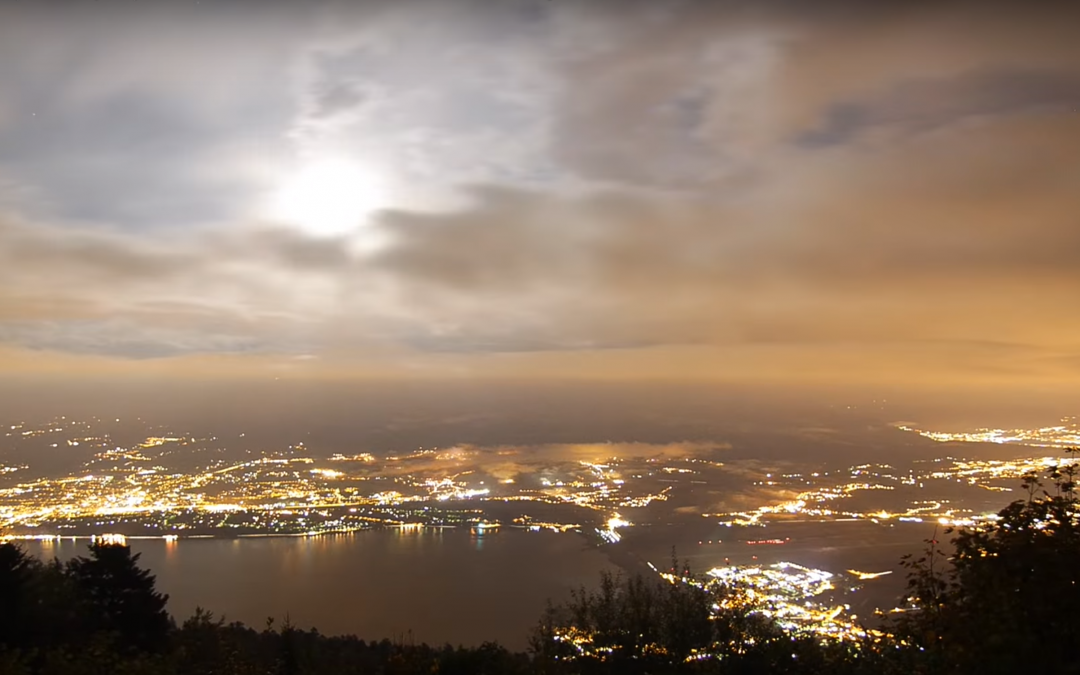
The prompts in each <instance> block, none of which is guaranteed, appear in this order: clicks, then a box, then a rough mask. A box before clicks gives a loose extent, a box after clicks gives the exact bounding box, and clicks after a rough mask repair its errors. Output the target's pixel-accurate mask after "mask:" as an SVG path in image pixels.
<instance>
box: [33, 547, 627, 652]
mask: <svg viewBox="0 0 1080 675" xmlns="http://www.w3.org/2000/svg"><path fill="white" fill-rule="evenodd" d="M88 543H89V540H86V539H81V540H78V541H72V540H69V539H66V540H60V541H55V542H54V541H30V542H23V544H24V545H25V546H26V548H27V549H28V550H29V551H31V552H33V553H35V554H37V555H40V556H42V557H46V558H51V557H53V556H56V557H58V558H60V559H62V560H64V559H68V558H71V557H73V556H76V555H82V554H84V553H85V551H86V546H87V544H88ZM128 543H129V544H131V546H132V548H133V549H134V551H135V552H136V553H140V554H141V555H142V557H141V559H140V564H141V565H142V566H144V567H148V568H149V569H150V570H151V571H152V572H153V573H154V574H155V575H157V580H158V587H159V589H160V590H162V591H164V592H165V593H168V594H169V595H170V598H169V610H170V611H171V612H172V613H173V615H174V616H175V617H176V618H177V620H178V621H183V619H185V618H187V617H188V616H190V615H191V614H192V612H194V610H195V607H197V606H201V607H204V608H207V609H209V610H211V611H213V612H214V613H215V615H217V616H221V615H224V616H225V618H226V619H227V620H230V621H231V620H238V621H243V622H244V623H246V624H248V625H250V626H252V627H254V628H257V629H261V628H263V627H264V626H265V624H266V619H267V617H270V616H273V617H276V619H277V623H278V624H280V622H281V621H282V620H283V619H284V618H285V616H286V615H288V617H289V620H290V621H291V622H292V623H293V624H294V625H297V626H299V627H304V628H307V627H312V626H315V627H318V629H319V630H320V631H321V632H322V633H324V634H341V633H354V634H357V635H359V636H360V637H362V638H364V639H369V640H370V639H382V638H384V637H393V636H400V635H403V634H408V633H409V631H411V632H412V635H413V637H414V638H415V639H416V640H417V641H418V642H419V641H426V642H430V643H435V644H441V643H444V642H450V643H452V644H458V643H463V644H478V643H480V642H483V641H485V640H498V641H499V642H501V643H503V644H505V645H507V646H508V647H511V648H515V649H523V648H524V647H525V645H526V640H527V637H528V633H529V631H530V630H531V629H532V628H533V627H534V626H535V625H536V622H537V620H538V619H539V617H540V615H541V613H542V612H543V610H544V607H545V605H546V602H547V600H548V599H549V598H550V599H552V600H554V601H559V600H562V599H564V598H566V597H567V596H568V594H569V590H570V589H572V588H576V587H578V586H580V585H582V584H587V585H591V584H593V583H595V582H596V580H597V578H598V576H599V573H600V571H601V570H605V569H612V567H611V565H610V564H609V563H608V562H607V560H606V558H605V556H604V555H603V554H602V553H600V552H599V551H597V550H595V549H593V548H592V547H590V546H589V544H588V543H587V542H586V541H585V540H584V539H583V538H582V537H580V536H578V535H575V534H569V533H568V534H556V533H551V532H522V531H518V530H502V531H500V532H494V533H484V534H476V533H470V532H469V531H468V530H463V529H455V530H439V529H429V528H425V529H423V530H412V531H407V530H401V529H387V530H371V531H363V532H355V533H346V534H336V535H324V536H317V537H266V538H244V539H182V540H180V541H178V542H166V541H164V540H161V539H129V540H128Z"/></svg>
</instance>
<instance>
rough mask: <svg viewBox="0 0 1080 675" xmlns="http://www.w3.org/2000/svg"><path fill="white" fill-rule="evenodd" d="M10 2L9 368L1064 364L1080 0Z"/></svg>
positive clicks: (674, 374)
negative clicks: (970, 0) (1060, 0)
mask: <svg viewBox="0 0 1080 675" xmlns="http://www.w3.org/2000/svg"><path fill="white" fill-rule="evenodd" d="M1067 5H1068V3H993V2H973V3H955V2H893V3H884V2H881V3H870V2H847V3H843V2H823V3H803V2H780V1H765V2H760V1H758V2H692V1H685V2H663V1H659V0H650V1H647V2H646V1H642V2H634V1H624V2H617V3H616V2H576V1H575V2H571V1H561V0H537V1H521V2H516V1H513V2H511V1H508V2H479V1H477V2H467V1H463V0H446V1H440V2H426V3H425V2H400V1H399V2H356V3H321V4H320V3H315V2H312V3H307V2H305V3H280V4H274V3H245V2H211V1H204V2H195V1H177V2H169V3H164V2H162V3H117V2H107V1H105V0H102V1H93V2H70V3H64V2H30V1H26V2H12V1H4V2H0V373H6V374H7V379H8V380H9V382H10V381H14V380H16V379H17V380H18V381H20V382H38V383H41V382H54V383H57V382H59V381H60V380H61V379H62V380H63V381H64V382H65V383H75V384H77V383H78V382H80V381H87V382H89V381H97V380H100V379H102V378H106V379H120V380H122V379H124V378H136V379H137V378H146V377H151V378H174V379H177V380H184V381H186V382H204V383H215V382H220V381H224V380H229V381H233V380H240V381H256V382H258V381H263V380H268V379H273V378H282V379H292V380H300V381H305V382H307V381H312V382H315V381H324V380H328V379H336V380H341V379H346V380H350V381H363V380H371V379H379V380H404V379H408V380H445V379H448V378H451V379H452V378H458V379H460V378H468V379H485V378H487V379H493V380H494V379H513V380H515V381H519V382H530V381H538V380H551V379H560V378H577V379H581V380H612V379H616V380H626V381H642V382H644V381H654V380H664V381H671V382H679V381H689V380H694V381H709V382H713V381H715V382H740V383H770V384H778V385H781V386H783V385H787V384H790V385H792V386H795V385H798V386H800V387H814V386H819V385H820V386H825V385H829V386H832V385H837V384H841V385H851V386H863V387H869V388H872V387H876V386H885V385H886V384H887V385H889V386H905V387H911V388H913V389H920V388H922V389H926V390H934V389H940V388H943V387H959V386H965V387H971V388H975V389H979V388H983V389H986V390H987V391H998V392H1006V391H1013V392H1018V394H1017V395H1018V396H1019V395H1021V393H1022V392H1025V391H1029V390H1034V389H1039V390H1040V391H1045V390H1048V389H1055V390H1061V391H1066V390H1070V389H1071V390H1073V391H1075V390H1076V389H1077V388H1080V385H1078V383H1080V39H1077V30H1078V26H1080V11H1077V10H1076V7H1077V6H1076V5H1075V4H1073V9H1068V8H1067Z"/></svg>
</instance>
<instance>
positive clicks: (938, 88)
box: [799, 70, 1080, 146]
mask: <svg viewBox="0 0 1080 675" xmlns="http://www.w3.org/2000/svg"><path fill="white" fill-rule="evenodd" d="M1078 107H1080V72H1068V71H1010V70H983V71H976V72H970V73H964V74H962V75H959V76H954V77H949V78H937V79H929V78H926V79H918V80H911V81H906V82H900V83H897V84H895V85H894V86H893V87H892V88H891V89H890V90H889V91H887V92H884V93H882V94H880V95H879V96H877V97H875V98H872V99H869V100H864V101H851V102H842V103H836V104H834V105H832V106H831V107H830V108H829V109H828V111H827V113H826V115H825V119H824V120H823V122H822V125H821V126H820V127H819V128H817V129H814V130H812V131H809V132H807V133H804V134H803V135H802V136H801V137H800V138H799V142H800V143H803V144H806V145H810V146H828V145H839V144H844V143H847V142H850V141H851V140H853V139H855V138H857V137H859V136H861V135H864V134H867V133H871V132H875V131H878V132H880V131H883V130H884V131H891V132H893V133H908V134H910V133H928V132H932V131H935V130H939V129H941V128H942V127H946V126H948V125H956V124H964V123H969V122H971V121H973V120H974V121H985V120H986V119H987V118H993V117H998V116H1004V115H1021V114H1032V113H1046V114H1053V113H1061V112H1066V113H1068V112H1073V111H1075V110H1077V108H1078Z"/></svg>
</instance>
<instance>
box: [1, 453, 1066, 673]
mask: <svg viewBox="0 0 1080 675" xmlns="http://www.w3.org/2000/svg"><path fill="white" fill-rule="evenodd" d="M1046 480H1047V485H1049V487H1046V486H1044V484H1043V483H1042V482H1040V480H1039V479H1038V478H1037V477H1036V476H1028V477H1026V478H1025V480H1024V483H1023V485H1024V487H1025V489H1026V498H1025V499H1021V500H1018V501H1016V502H1013V503H1012V504H1010V505H1009V506H1007V507H1006V508H1005V509H1003V510H1002V511H1001V512H1000V514H999V516H998V519H997V520H994V521H989V522H986V523H985V524H982V525H979V526H975V527H969V528H964V529H960V530H958V531H957V532H956V533H955V537H954V538H953V540H952V544H953V549H954V550H953V552H952V553H950V554H946V553H945V552H944V551H942V550H941V549H940V545H939V544H938V542H937V541H936V540H934V541H930V542H928V548H927V550H926V552H925V554H924V555H922V556H921V557H918V558H908V559H907V560H906V561H905V562H904V564H905V566H906V567H907V568H908V570H909V593H908V595H907V597H906V598H905V600H906V602H907V605H908V608H909V611H908V612H906V613H904V614H902V615H900V618H898V619H895V620H891V621H889V622H886V623H885V624H884V628H885V629H886V630H887V632H888V635H886V636H885V637H880V636H879V637H875V638H867V639H866V640H865V641H863V642H861V643H855V642H852V641H850V640H849V641H844V642H838V641H823V640H821V639H820V638H818V637H811V636H809V635H803V634H796V633H791V632H786V631H784V630H782V629H781V628H779V627H778V626H777V625H776V624H774V623H772V622H771V621H769V620H768V619H766V618H765V617H764V616H762V615H760V614H756V613H754V612H753V611H751V609H750V608H749V607H748V606H747V605H745V604H743V603H739V602H721V600H722V598H719V597H717V596H716V593H717V592H723V593H726V594H729V595H727V596H725V597H727V599H729V600H730V599H731V595H730V594H737V593H738V592H739V589H726V590H724V591H715V590H712V591H707V590H704V589H703V588H701V587H699V586H696V585H694V584H692V583H684V582H682V581H678V580H676V581H674V582H673V583H669V582H667V581H663V580H660V579H658V578H656V577H648V578H646V577H641V576H635V577H622V576H612V575H604V576H603V577H602V578H601V580H600V584H599V585H598V586H597V587H596V588H595V589H593V590H588V589H581V590H580V591H578V592H576V593H574V594H573V596H572V598H571V600H570V601H569V602H567V603H565V604H562V605H559V606H553V607H550V608H549V610H548V612H547V613H546V614H545V616H544V617H543V618H542V619H541V621H540V623H539V625H538V627H537V629H536V631H535V632H534V634H533V636H532V638H531V649H530V653H529V654H518V653H513V652H510V651H508V650H506V649H505V648H503V647H501V646H499V645H496V644H484V645H482V646H480V647H475V648H462V647H458V648H453V647H450V646H446V647H442V648H437V647H430V646H428V645H423V644H421V645H412V644H404V643H402V642H400V641H398V642H391V641H389V640H383V641H381V642H365V641H364V640H360V639H358V638H355V637H351V636H346V637H327V636H323V635H321V634H319V633H318V631H315V630H312V631H302V630H298V629H296V628H295V627H293V626H292V625H290V624H289V623H288V621H286V622H285V623H284V624H283V625H281V626H280V627H275V625H274V622H273V621H268V622H267V625H266V627H265V628H263V629H262V630H255V629H253V628H250V627H248V626H245V625H243V624H240V623H225V622H224V621H223V620H221V619H215V618H214V616H213V615H212V614H211V613H209V612H206V611H203V610H197V611H196V613H195V615H194V616H192V617H191V618H189V619H188V620H186V621H185V622H184V623H183V624H182V625H179V626H177V625H176V624H175V623H174V622H173V621H172V619H171V618H170V617H169V615H168V614H167V612H166V603H167V600H168V598H167V596H164V595H162V594H160V593H158V592H157V591H156V589H155V585H154V577H153V576H152V575H151V574H150V573H149V572H147V571H146V570H143V569H141V568H139V566H138V555H133V554H132V552H131V549H130V548H128V547H126V546H115V545H94V546H91V547H90V549H89V555H88V556H87V557H80V558H76V559H74V560H72V561H70V562H68V563H66V564H61V563H60V562H58V561H52V562H50V563H43V562H41V561H39V560H37V559H36V558H33V557H31V556H29V555H27V554H26V553H25V552H24V551H23V550H22V549H21V548H19V547H18V546H16V545H14V544H10V543H0V675H8V674H11V675H32V674H43V675H45V674H47V675H52V674H54V673H55V674H60V673H72V674H75V675H81V674H85V675H98V674H102V675H103V674H105V673H110V674H112V673H116V674H121V675H122V674H127V673H130V674H133V675H134V674H143V673H145V674H147V675H151V674H159V673H162V674H165V673H167V674H174V675H188V674H190V675H196V674H198V675H210V674H212V673H213V674H217V673H221V674H224V673H237V674H247V673H251V674H255V673H258V674H268V675H269V674H274V675H293V674H296V675H299V674H301V673H335V674H336V673H383V674H387V675H391V674H401V675H409V674H420V673H425V674H431V673H443V674H451V675H453V674H458V673H461V674H463V675H464V674H466V673H476V674H479V675H484V674H494V673H508V674H514V673H552V674H561V673H582V674H592V673H597V674H600V673H630V674H633V673H836V674H838V675H845V674H848V675H859V674H863V673H867V674H869V673H874V674H877V673H883V674H886V675H888V674H890V673H896V674H899V673H903V674H905V675H907V674H918V673H942V674H953V673H1018V672H1050V673H1080V652H1078V651H1077V647H1076V645H1080V614H1078V613H1077V611H1076V610H1077V608H1078V602H1080V502H1078V498H1077V493H1076V485H1075V481H1074V468H1073V465H1071V464H1069V465H1066V466H1065V467H1063V468H1052V469H1051V470H1050V472H1049V473H1048V475H1047V477H1046ZM674 569H678V566H677V565H676V564H675V561H674V560H673V570H674ZM679 576H680V577H683V578H686V579H689V578H690V575H689V572H688V571H684V572H683V573H682V574H681V575H679ZM672 578H673V579H676V577H674V576H673V577H672Z"/></svg>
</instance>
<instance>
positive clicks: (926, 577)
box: [894, 451, 1080, 673]
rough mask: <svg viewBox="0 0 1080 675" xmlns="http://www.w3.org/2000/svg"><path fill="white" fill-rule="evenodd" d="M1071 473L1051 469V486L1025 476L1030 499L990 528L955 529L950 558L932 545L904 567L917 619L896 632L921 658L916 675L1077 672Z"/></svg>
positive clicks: (1078, 591) (1078, 530) (1079, 529)
mask: <svg viewBox="0 0 1080 675" xmlns="http://www.w3.org/2000/svg"><path fill="white" fill-rule="evenodd" d="M1071 453H1072V454H1073V455H1074V456H1075V451H1071ZM1075 471H1076V467H1075V465H1074V464H1073V463H1072V462H1069V463H1068V464H1066V465H1065V466H1063V467H1052V468H1051V469H1050V470H1049V472H1048V474H1047V476H1046V478H1047V479H1048V480H1049V485H1050V486H1049V487H1046V486H1045V485H1044V483H1043V482H1042V481H1040V480H1039V479H1038V477H1037V476H1035V475H1033V474H1031V475H1027V476H1025V477H1024V479H1023V487H1024V489H1025V491H1026V492H1027V497H1026V498H1025V499H1020V500H1017V501H1014V502H1013V503H1011V504H1009V505H1008V506H1006V507H1005V508H1004V509H1002V510H1001V511H1000V512H999V513H998V516H997V519H996V520H991V521H989V522H986V523H983V524H980V525H977V526H974V527H968V528H963V529H960V530H957V531H956V536H955V537H954V538H953V540H952V543H953V545H954V547H955V552H954V553H953V554H952V556H951V557H948V558H947V559H946V557H945V554H944V553H943V552H942V551H940V550H939V549H938V548H937V542H936V541H931V542H928V543H929V548H928V551H927V553H926V554H925V555H924V556H922V557H921V558H918V559H915V560H908V562H907V566H908V568H909V570H910V574H909V595H908V598H909V600H911V602H912V604H913V605H914V606H915V607H916V608H917V611H916V612H914V613H912V614H910V615H907V616H905V617H904V618H902V619H901V620H899V621H898V622H896V624H895V626H894V629H895V632H896V633H897V635H898V637H900V638H901V640H902V641H904V642H906V643H907V644H908V645H911V646H912V647H914V648H915V649H917V650H919V652H920V654H919V656H918V658H917V661H919V662H920V663H921V664H922V665H921V666H920V667H921V668H922V669H923V670H922V672H943V673H968V672H980V673H1016V672H1022V671H1041V672H1053V673H1080V652H1077V648H1076V645H1078V644H1080V614H1078V613H1077V612H1078V610H1080V502H1078V499H1077V494H1076V485H1075V481H1074V477H1075ZM952 531H953V530H951V529H950V530H948V532H952ZM946 562H947V563H948V564H949V567H948V568H947V569H946V567H945V564H944V563H946ZM916 672H919V671H916Z"/></svg>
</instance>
